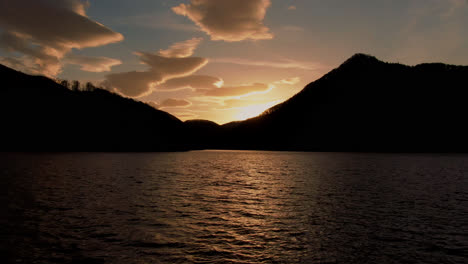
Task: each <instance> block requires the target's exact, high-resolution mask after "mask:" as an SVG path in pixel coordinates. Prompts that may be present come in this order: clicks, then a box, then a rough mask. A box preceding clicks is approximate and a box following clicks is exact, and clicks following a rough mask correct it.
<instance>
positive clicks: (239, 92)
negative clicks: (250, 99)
mask: <svg viewBox="0 0 468 264" xmlns="http://www.w3.org/2000/svg"><path fill="white" fill-rule="evenodd" d="M273 87H274V86H273V85H267V84H264V83H254V84H250V85H243V86H232V87H222V88H216V89H211V90H208V91H207V92H206V93H205V95H207V96H217V97H236V96H246V95H250V94H252V93H266V92H269V91H270V90H271V89H273Z"/></svg>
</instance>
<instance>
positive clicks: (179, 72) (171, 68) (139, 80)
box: [104, 49, 208, 97]
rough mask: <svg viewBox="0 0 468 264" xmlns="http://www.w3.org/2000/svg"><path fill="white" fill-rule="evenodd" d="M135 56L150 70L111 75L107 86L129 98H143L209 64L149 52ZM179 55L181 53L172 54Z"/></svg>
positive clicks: (107, 79) (192, 59)
mask: <svg viewBox="0 0 468 264" xmlns="http://www.w3.org/2000/svg"><path fill="white" fill-rule="evenodd" d="M169 50H170V49H169ZM135 54H136V55H138V56H139V57H140V61H141V62H142V63H143V64H145V65H147V66H148V67H149V69H148V70H146V71H131V72H122V73H113V74H109V75H107V76H106V81H105V82H104V85H105V86H108V87H111V88H112V89H114V90H116V91H117V92H119V93H121V94H123V95H125V96H128V97H141V96H145V95H148V94H150V93H151V92H152V91H153V87H155V86H156V85H159V84H162V83H164V82H165V81H166V80H169V79H172V78H178V77H184V76H188V75H191V74H193V73H195V72H196V71H198V70H199V69H200V68H202V67H203V66H205V65H206V64H207V63H208V60H207V59H205V58H200V57H182V58H181V57H163V56H161V55H160V54H159V53H158V54H155V53H149V52H136V53H135ZM178 55H180V53H179V52H176V53H174V54H172V56H178Z"/></svg>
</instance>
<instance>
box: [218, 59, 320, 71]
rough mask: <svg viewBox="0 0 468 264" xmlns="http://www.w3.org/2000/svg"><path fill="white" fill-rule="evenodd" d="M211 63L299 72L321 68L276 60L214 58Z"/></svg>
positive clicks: (307, 63) (293, 61) (318, 65)
mask: <svg viewBox="0 0 468 264" xmlns="http://www.w3.org/2000/svg"><path fill="white" fill-rule="evenodd" d="M211 62H214V63H228V64H238V65H246V66H259V67H272V68H279V69H299V70H317V69H320V68H321V67H322V66H321V65H320V64H317V63H311V62H302V61H296V60H290V59H285V60H277V61H264V60H251V59H242V58H215V59H212V60H211Z"/></svg>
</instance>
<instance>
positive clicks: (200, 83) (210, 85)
mask: <svg viewBox="0 0 468 264" xmlns="http://www.w3.org/2000/svg"><path fill="white" fill-rule="evenodd" d="M222 84H223V80H222V79H221V78H218V77H213V76H207V75H190V76H185V77H180V78H173V79H170V80H167V81H166V82H164V83H163V84H160V85H158V86H157V87H156V90H160V91H176V90H181V89H186V88H190V89H193V90H206V89H216V88H219V87H220V86H221V85H222Z"/></svg>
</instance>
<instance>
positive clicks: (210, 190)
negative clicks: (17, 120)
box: [0, 151, 468, 263]
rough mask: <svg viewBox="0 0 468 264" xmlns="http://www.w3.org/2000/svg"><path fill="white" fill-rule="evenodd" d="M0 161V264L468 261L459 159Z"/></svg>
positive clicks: (467, 196)
mask: <svg viewBox="0 0 468 264" xmlns="http://www.w3.org/2000/svg"><path fill="white" fill-rule="evenodd" d="M0 158H1V161H0V177H1V178H0V180H1V187H0V188H1V196H0V202H1V205H2V206H1V209H0V210H1V211H0V213H1V216H0V224H1V228H0V238H1V242H0V243H1V249H0V250H1V251H0V253H1V255H2V256H3V257H2V258H3V261H2V263H467V262H468V155H449V154H432V155H429V154H364V153H300V152H260V151H194V152H183V153H57V154H54V153H51V154H47V153H44V154H21V153H14V154H11V153H3V154H0Z"/></svg>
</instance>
